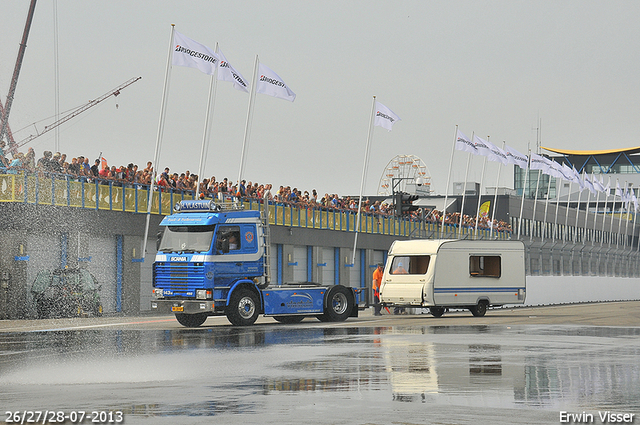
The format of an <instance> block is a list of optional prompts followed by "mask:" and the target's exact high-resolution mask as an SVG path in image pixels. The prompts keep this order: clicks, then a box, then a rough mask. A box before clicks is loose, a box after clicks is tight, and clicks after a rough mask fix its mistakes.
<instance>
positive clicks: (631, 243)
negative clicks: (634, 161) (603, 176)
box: [629, 186, 638, 251]
mask: <svg viewBox="0 0 640 425" xmlns="http://www.w3.org/2000/svg"><path fill="white" fill-rule="evenodd" d="M631 192H632V193H633V196H634V198H635V196H636V194H635V192H634V191H633V186H632V187H631ZM636 205H637V201H634V202H633V226H631V242H629V251H631V250H633V238H634V237H635V235H636V217H637V215H638V214H637V213H638V211H637V208H636Z"/></svg>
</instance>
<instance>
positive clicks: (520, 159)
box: [504, 145, 529, 170]
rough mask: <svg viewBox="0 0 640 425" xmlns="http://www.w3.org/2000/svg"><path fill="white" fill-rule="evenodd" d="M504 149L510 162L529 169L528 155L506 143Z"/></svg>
mask: <svg viewBox="0 0 640 425" xmlns="http://www.w3.org/2000/svg"><path fill="white" fill-rule="evenodd" d="M504 151H505V153H506V154H507V160H508V161H509V164H515V165H517V166H518V167H520V168H522V169H523V170H526V169H527V166H528V164H529V158H528V157H527V155H524V154H521V153H520V152H518V151H517V150H515V149H514V148H512V147H509V145H505V147H504Z"/></svg>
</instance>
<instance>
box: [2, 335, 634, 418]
mask: <svg viewBox="0 0 640 425" xmlns="http://www.w3.org/2000/svg"><path fill="white" fill-rule="evenodd" d="M639 333H640V332H639V329H638V328H606V327H579V326H514V327H505V326H452V327H448V326H435V327H433V326H432V327H378V328H335V327H333V328H327V327H321V326H305V324H304V323H303V324H300V325H294V326H254V327H251V328H233V327H221V328H203V329H181V330H171V331H134V330H131V331H122V330H120V331H110V330H77V331H56V332H36V333H9V334H4V335H2V336H0V397H1V399H2V400H3V402H4V403H3V404H4V407H5V409H6V410H34V409H37V408H47V409H60V410H78V409H109V410H121V411H123V412H125V414H126V422H127V423H136V422H137V421H141V422H144V421H145V420H149V421H150V422H149V423H151V422H152V421H151V419H157V420H158V421H159V422H154V423H163V421H166V423H171V421H172V420H173V421H174V422H175V420H176V419H175V418H176V417H181V420H180V422H181V423H190V422H184V421H183V420H182V418H183V417H184V416H189V417H202V416H205V417H211V416H217V417H220V418H223V419H224V422H225V423H234V422H238V423H240V422H243V421H247V420H248V421H254V420H257V418H258V417H259V418H260V421H261V422H262V423H278V424H280V423H289V422H291V423H296V421H297V423H301V422H300V421H301V418H304V420H302V422H304V423H337V422H341V421H342V420H343V419H344V417H345V416H344V415H347V412H348V415H349V417H352V418H355V419H357V420H356V422H357V423H367V422H370V423H389V422H390V421H394V420H395V421H398V420H399V419H402V420H405V421H410V420H414V419H415V418H416V417H419V418H425V417H427V416H425V415H428V417H429V418H432V417H433V418H440V419H442V420H444V419H445V418H449V419H451V418H455V421H454V422H457V423H474V422H473V419H474V416H477V415H480V414H482V415H483V417H485V419H486V418H493V420H494V421H497V422H502V421H505V423H507V422H510V423H532V422H537V423H541V422H540V421H541V420H542V419H544V421H547V420H549V421H551V422H550V423H558V414H559V412H560V411H570V412H582V411H587V412H596V411H598V410H601V411H604V410H611V411H615V412H620V413H635V412H638V411H639V410H640V338H638V336H639ZM34 403H35V404H34ZM514 411H518V412H521V413H520V414H518V415H516V416H514V414H513V412H514ZM374 412H378V413H377V414H375V415H374ZM472 412H475V413H472ZM522 412H524V413H522ZM416 415H417V416H416ZM172 418H173V419H172ZM372 418H374V419H372ZM541 418H542V419H541ZM430 420H431V419H430ZM527 421H529V422H527ZM476 422H477V418H476ZM194 423H199V422H197V421H195V422H194ZM344 423H353V422H351V421H347V422H344ZM410 423H414V422H410ZM416 423H424V422H416ZM544 423H546V422H544Z"/></svg>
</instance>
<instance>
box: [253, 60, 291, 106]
mask: <svg viewBox="0 0 640 425" xmlns="http://www.w3.org/2000/svg"><path fill="white" fill-rule="evenodd" d="M258 69H259V71H260V76H259V77H258V83H257V84H256V92H257V93H262V94H268V95H269V96H273V97H277V98H278V99H284V100H288V101H289V102H293V101H294V100H295V99H296V94H295V93H294V92H293V91H291V89H290V88H289V86H287V85H286V84H285V83H284V81H282V78H280V77H279V76H278V74H276V73H275V72H273V71H272V70H271V69H269V67H268V66H266V65H263V64H259V68H258Z"/></svg>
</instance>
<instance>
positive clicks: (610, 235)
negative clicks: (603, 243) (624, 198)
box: [609, 179, 620, 248]
mask: <svg viewBox="0 0 640 425" xmlns="http://www.w3.org/2000/svg"><path fill="white" fill-rule="evenodd" d="M618 186H620V183H619V182H618V179H616V187H618ZM616 192H617V189H616V190H615V191H614V192H613V200H612V201H611V226H609V248H611V238H612V237H613V211H614V210H615V209H616Z"/></svg>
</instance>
